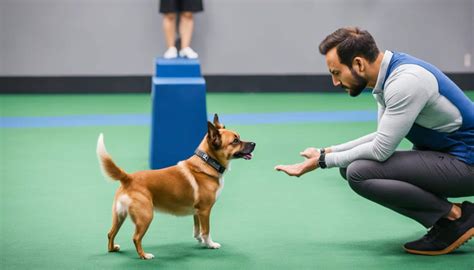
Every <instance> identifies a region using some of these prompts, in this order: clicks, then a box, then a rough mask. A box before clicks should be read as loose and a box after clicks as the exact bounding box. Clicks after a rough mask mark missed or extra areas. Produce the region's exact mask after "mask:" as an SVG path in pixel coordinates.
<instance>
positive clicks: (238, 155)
mask: <svg viewBox="0 0 474 270" xmlns="http://www.w3.org/2000/svg"><path fill="white" fill-rule="evenodd" d="M252 156H253V155H252V153H243V152H238V153H235V154H234V157H235V158H243V159H245V160H249V159H252Z"/></svg>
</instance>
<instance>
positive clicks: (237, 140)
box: [232, 138, 240, 144]
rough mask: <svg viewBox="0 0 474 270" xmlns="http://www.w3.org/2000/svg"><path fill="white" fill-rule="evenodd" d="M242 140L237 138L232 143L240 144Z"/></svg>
mask: <svg viewBox="0 0 474 270" xmlns="http://www.w3.org/2000/svg"><path fill="white" fill-rule="evenodd" d="M239 142H240V141H239V139H237V138H235V139H234V140H233V141H232V144H238V143H239Z"/></svg>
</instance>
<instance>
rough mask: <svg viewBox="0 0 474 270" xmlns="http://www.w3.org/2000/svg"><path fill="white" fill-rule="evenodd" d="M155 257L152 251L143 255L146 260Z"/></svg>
mask: <svg viewBox="0 0 474 270" xmlns="http://www.w3.org/2000/svg"><path fill="white" fill-rule="evenodd" d="M153 258H155V255H153V254H151V253H145V254H143V256H142V259H144V260H151V259H153Z"/></svg>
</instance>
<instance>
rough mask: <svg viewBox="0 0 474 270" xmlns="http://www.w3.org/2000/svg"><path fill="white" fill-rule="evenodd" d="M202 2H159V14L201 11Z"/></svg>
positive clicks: (181, 0) (191, 0)
mask: <svg viewBox="0 0 474 270" xmlns="http://www.w3.org/2000/svg"><path fill="white" fill-rule="evenodd" d="M203 10H204V9H203V6H202V0H160V13H174V12H182V11H190V12H199V11H203Z"/></svg>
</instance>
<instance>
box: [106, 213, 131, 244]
mask: <svg viewBox="0 0 474 270" xmlns="http://www.w3.org/2000/svg"><path fill="white" fill-rule="evenodd" d="M125 218H127V212H124V213H117V211H116V210H115V209H114V210H112V228H110V231H109V233H108V234H107V237H108V238H109V252H116V251H119V250H120V245H115V244H114V239H115V236H116V235H117V233H118V231H119V229H120V227H121V226H122V224H123V221H124V220H125Z"/></svg>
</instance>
